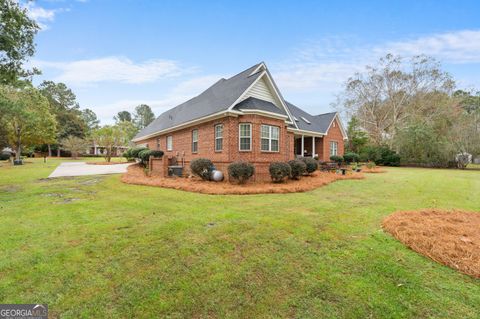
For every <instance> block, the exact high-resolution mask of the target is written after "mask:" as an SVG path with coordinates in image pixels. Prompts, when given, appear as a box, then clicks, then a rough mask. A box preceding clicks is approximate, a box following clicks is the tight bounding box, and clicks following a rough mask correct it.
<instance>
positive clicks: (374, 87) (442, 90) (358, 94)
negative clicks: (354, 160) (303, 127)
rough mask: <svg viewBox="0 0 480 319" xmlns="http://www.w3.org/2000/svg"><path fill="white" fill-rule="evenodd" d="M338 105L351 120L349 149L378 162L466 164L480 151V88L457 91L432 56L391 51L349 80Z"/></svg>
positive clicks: (427, 164) (445, 165) (435, 164)
mask: <svg viewBox="0 0 480 319" xmlns="http://www.w3.org/2000/svg"><path fill="white" fill-rule="evenodd" d="M338 107H339V108H340V109H341V110H342V111H344V112H345V113H346V114H347V117H348V118H349V123H348V135H349V140H348V143H347V150H348V151H350V152H356V153H358V154H360V155H361V156H362V157H363V159H365V160H373V161H378V160H379V158H381V154H382V152H383V153H384V154H385V152H391V153H395V154H398V155H399V159H400V161H401V163H403V164H406V165H418V166H427V167H447V166H457V167H460V168H464V167H465V166H466V164H468V162H469V160H470V159H471V157H475V156H479V155H480V92H474V91H473V92H472V91H464V90H458V89H457V88H456V85H455V81H454V80H453V78H452V77H451V76H450V75H449V74H448V73H447V72H445V71H443V70H442V69H441V66H440V64H439V63H438V62H437V61H435V60H434V59H433V58H430V57H426V56H416V57H413V58H412V59H409V60H407V59H404V58H401V57H396V56H393V55H391V54H389V55H386V56H385V57H384V58H381V59H380V60H379V61H378V63H377V64H376V65H375V66H367V67H366V69H365V71H364V72H362V73H356V74H355V75H354V76H352V77H351V78H349V79H348V80H347V82H346V83H345V89H344V91H343V92H342V93H341V94H340V96H339V100H338Z"/></svg>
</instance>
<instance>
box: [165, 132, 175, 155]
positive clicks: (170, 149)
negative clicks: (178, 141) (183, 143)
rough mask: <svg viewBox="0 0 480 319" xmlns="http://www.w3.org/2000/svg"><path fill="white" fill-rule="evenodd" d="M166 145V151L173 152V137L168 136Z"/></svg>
mask: <svg viewBox="0 0 480 319" xmlns="http://www.w3.org/2000/svg"><path fill="white" fill-rule="evenodd" d="M168 138H170V144H171V145H170V147H168ZM165 144H166V147H165V148H166V149H167V151H173V135H167V136H166V137H165Z"/></svg>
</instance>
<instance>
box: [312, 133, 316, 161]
mask: <svg viewBox="0 0 480 319" xmlns="http://www.w3.org/2000/svg"><path fill="white" fill-rule="evenodd" d="M314 157H315V136H312V158H314Z"/></svg>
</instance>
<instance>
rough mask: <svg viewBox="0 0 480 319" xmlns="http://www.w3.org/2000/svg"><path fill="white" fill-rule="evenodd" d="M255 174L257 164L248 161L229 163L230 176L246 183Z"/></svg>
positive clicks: (241, 182)
mask: <svg viewBox="0 0 480 319" xmlns="http://www.w3.org/2000/svg"><path fill="white" fill-rule="evenodd" d="M253 174H255V166H253V164H251V163H248V162H233V163H231V164H230V165H228V175H229V176H230V178H232V179H234V180H236V181H238V183H240V184H244V183H245V182H246V181H248V180H249V179H250V178H251V177H252V176H253Z"/></svg>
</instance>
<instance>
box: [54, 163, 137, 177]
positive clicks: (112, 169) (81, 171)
mask: <svg viewBox="0 0 480 319" xmlns="http://www.w3.org/2000/svg"><path fill="white" fill-rule="evenodd" d="M130 164H132V163H125V164H113V165H88V164H87V163H85V162H64V163H61V164H60V165H58V167H57V168H56V169H55V170H54V171H53V172H52V174H50V176H48V177H63V176H83V175H103V174H121V173H125V172H126V171H127V166H128V165H130Z"/></svg>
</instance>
